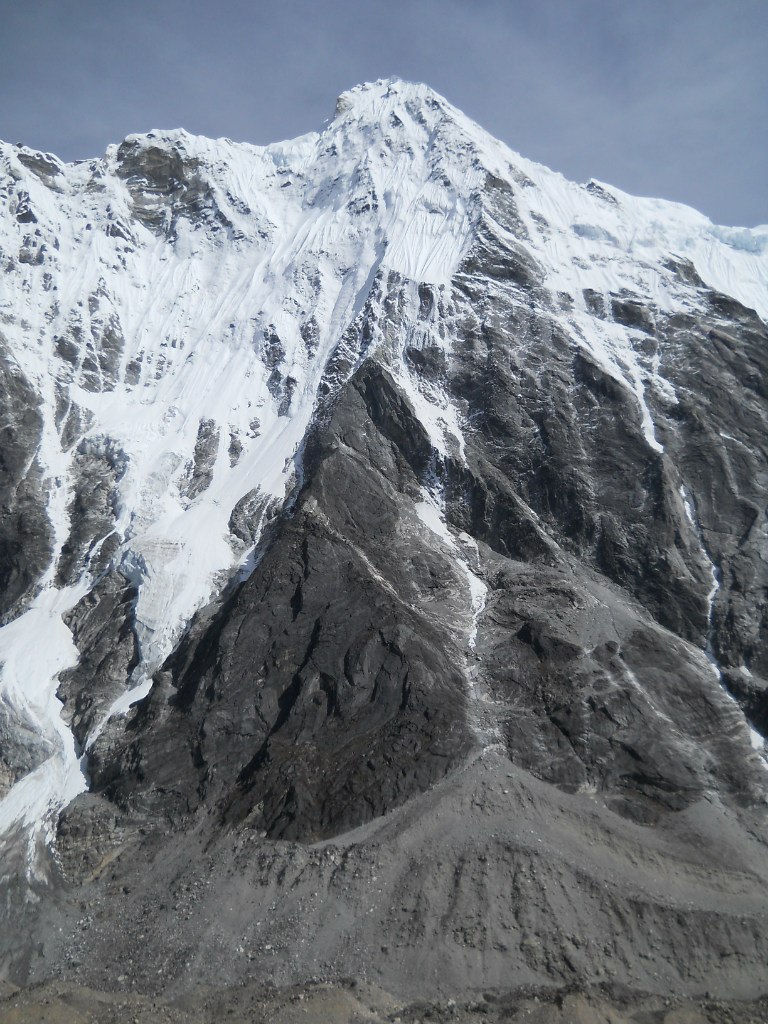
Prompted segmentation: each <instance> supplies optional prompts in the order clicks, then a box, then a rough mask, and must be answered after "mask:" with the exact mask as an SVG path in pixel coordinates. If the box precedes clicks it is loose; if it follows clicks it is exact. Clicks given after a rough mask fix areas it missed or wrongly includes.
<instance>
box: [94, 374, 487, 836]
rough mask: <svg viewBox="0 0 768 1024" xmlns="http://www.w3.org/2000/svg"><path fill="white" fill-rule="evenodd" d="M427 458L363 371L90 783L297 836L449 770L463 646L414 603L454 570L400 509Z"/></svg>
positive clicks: (408, 421)
mask: <svg viewBox="0 0 768 1024" xmlns="http://www.w3.org/2000/svg"><path fill="white" fill-rule="evenodd" d="M393 434H394V435H395V437H396V438H397V440H398V441H399V442H400V444H401V445H405V444H407V447H406V448H405V449H403V448H402V447H400V446H398V443H397V441H395V440H393V438H392V436H391V435H393ZM362 438H365V440H364V442H363V443H362V444H361V439H362ZM428 457H429V446H428V442H427V438H426V436H425V435H424V434H423V431H422V430H421V428H420V427H419V424H418V422H417V421H416V420H415V419H414V418H413V416H412V414H411V413H410V412H409V410H408V408H407V405H406V403H404V402H403V400H402V397H401V396H400V395H398V393H397V390H396V389H395V388H394V386H393V384H392V381H391V379H390V378H388V376H387V375H386V374H385V373H383V372H382V371H381V370H378V369H377V368H375V367H370V368H366V369H365V370H364V371H363V372H362V373H361V375H360V376H359V377H358V378H357V379H356V380H355V381H354V384H353V385H351V386H350V387H349V388H348V389H347V391H346V392H345V394H344V396H343V397H342V398H341V399H340V400H339V402H338V403H337V405H336V408H335V410H334V414H333V416H332V418H331V420H330V422H329V423H328V425H327V426H326V427H325V428H324V429H322V430H321V431H319V432H318V434H317V435H316V437H315V438H314V439H313V442H312V444H311V451H310V452H309V453H308V455H307V466H308V476H309V477H310V479H311V483H310V484H309V485H308V487H307V488H306V489H305V491H304V492H303V494H302V498H301V502H300V506H299V507H298V508H297V510H296V513H295V514H294V516H293V517H291V518H290V519H288V520H286V521H285V522H284V523H283V524H282V525H281V527H280V528H279V530H278V533H277V535H276V536H275V538H274V540H273V541H272V543H271V545H270V547H269V550H268V551H267V552H266V554H265V556H264V559H263V561H262V562H261V564H260V567H259V570H258V572H257V573H256V574H254V576H253V577H251V579H250V580H249V581H248V582H247V583H246V584H244V585H243V587H242V588H241V589H240V590H239V591H238V592H237V594H236V595H235V596H234V597H233V598H232V599H231V600H230V601H229V602H228V603H227V604H226V605H225V607H224V608H223V609H222V610H220V611H218V612H217V613H216V614H215V615H214V617H213V619H212V621H210V622H207V623H204V624H200V626H199V627H197V628H193V630H192V632H191V633H190V635H189V637H187V639H186V640H185V642H184V643H183V644H182V645H181V647H180V648H179V650H178V651H177V653H176V654H175V655H174V656H173V657H172V659H171V660H170V662H168V663H167V664H166V666H165V669H164V672H163V673H162V675H161V677H160V680H159V682H158V685H156V686H155V688H154V690H153V692H152V694H151V696H150V698H149V699H148V701H147V702H146V703H145V706H144V707H143V708H142V710H141V711H140V713H139V716H138V718H137V719H136V720H135V721H134V723H133V724H132V726H131V728H130V729H129V730H128V732H127V733H126V738H125V742H126V747H125V749H124V752H123V753H122V754H121V755H120V757H119V759H117V758H115V755H114V752H113V753H112V754H111V758H110V759H109V760H108V761H107V762H106V763H105V764H102V763H101V760H100V758H99V755H98V753H97V754H96V757H95V762H94V776H93V781H94V785H95V787H97V788H98V789H102V790H104V791H105V792H106V793H107V794H108V795H109V796H110V797H111V798H112V799H115V800H117V801H118V803H121V804H124V805H126V806H128V807H130V806H136V807H138V808H140V809H141V810H142V812H143V813H163V814H170V815H171V816H173V817H174V818H175V819H178V818H179V817H180V816H181V815H184V814H187V813H189V812H190V811H194V810H195V809H196V808H197V807H198V806H200V805H201V804H202V805H210V806H213V807H215V808H216V809H217V810H218V812H219V813H220V814H221V815H222V816H223V817H224V818H225V820H227V821H239V820H242V819H247V820H248V822H249V825H250V826H251V827H254V828H256V829H258V830H260V831H263V832H265V833H266V834H268V835H270V836H272V837H274V838H302V839H309V838H313V837H318V836H323V835H333V834H335V833H337V832H339V831H341V830H344V829H347V828H350V827H353V826H355V825H357V824H359V823H360V822H361V821H366V820H369V819H370V818H371V817H373V816H376V815H378V814H382V813H384V812H385V811H387V810H388V809H390V808H391V807H394V806H397V805H398V804H400V803H402V802H403V800H405V799H406V798H407V797H408V796H409V795H411V794H412V793H414V792H418V791H419V790H422V789H424V788H425V787H427V786H428V785H429V784H430V783H432V782H433V781H435V780H436V779H438V778H440V777H442V776H443V775H444V774H445V772H446V771H448V770H450V768H451V766H452V765H453V764H455V763H456V762H457V761H458V760H460V759H461V757H462V756H464V755H465V754H466V752H467V751H468V749H469V747H470V736H469V734H468V731H467V726H466V722H465V711H464V705H465V702H466V698H465V695H464V689H463V676H462V673H461V671H460V670H459V669H457V667H456V663H457V662H460V661H461V646H460V645H459V644H457V643H456V640H455V637H453V636H452V635H451V633H450V632H449V631H448V630H447V629H446V627H445V624H444V623H443V622H441V621H440V619H439V618H437V617H436V615H435V614H434V613H433V612H426V611H425V610H424V609H420V608H419V604H420V603H421V602H422V600H423V598H424V595H425V594H427V595H429V594H431V593H432V592H434V591H436V590H438V588H440V585H441V583H442V582H443V581H444V580H445V581H446V582H447V583H448V585H449V586H450V587H452V588H454V589H459V588H460V587H461V581H460V579H458V578H457V576H456V572H455V570H453V569H452V567H451V566H450V564H449V563H447V562H446V560H445V559H444V558H440V557H439V556H436V555H435V554H433V553H432V552H430V551H429V549H428V547H426V546H425V545H424V541H423V538H422V539H421V541H420V539H419V531H418V528H417V523H416V522H415V521H413V514H412V512H410V517H411V520H412V522H411V525H410V527H409V528H408V527H406V526H405V525H404V523H403V520H402V517H403V516H405V515H406V513H407V505H406V504H405V501H406V500H407V499H405V495H404V493H403V492H404V491H405V492H406V493H407V492H410V493H417V477H416V475H415V473H414V470H413V468H412V465H413V464H415V465H417V466H418V465H419V464H421V465H426V462H427V459H428ZM422 532H423V531H422ZM393 549H396V550H398V551H400V552H402V556H403V557H404V558H405V560H406V561H405V565H403V564H400V562H399V561H393V560H392V559H391V552H392V550H393ZM406 566H407V568H406ZM440 600H441V601H445V602H446V603H447V604H448V603H449V602H451V598H450V597H448V596H443V595H440ZM456 603H457V601H456V597H455V596H454V597H453V604H454V605H456ZM459 607H460V600H459ZM454 612H455V607H454ZM286 638H290V639H289V640H288V642H287V643H286ZM150 736H151V737H152V739H151V741H150V740H149V737H150ZM150 779H151V780H152V781H151V791H150V792H145V783H146V781H148V780H150Z"/></svg>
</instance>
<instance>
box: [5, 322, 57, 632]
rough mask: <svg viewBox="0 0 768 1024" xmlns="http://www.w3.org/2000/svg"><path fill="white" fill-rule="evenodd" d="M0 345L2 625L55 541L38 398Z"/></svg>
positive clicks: (37, 574) (45, 561)
mask: <svg viewBox="0 0 768 1024" xmlns="http://www.w3.org/2000/svg"><path fill="white" fill-rule="evenodd" d="M0 341H2V346H1V347H0V393H2V396H3V413H4V416H3V426H2V446H0V502H1V503H2V516H0V621H2V622H5V621H7V620H8V619H9V618H11V617H13V615H14V614H15V613H16V612H17V611H18V610H19V608H20V607H21V606H22V605H23V603H24V602H25V600H27V599H28V598H29V597H30V596H32V595H33V593H34V589H35V584H36V583H37V581H38V580H39V579H40V577H41V576H42V574H43V572H44V571H45V569H46V568H47V567H48V565H49V564H50V560H51V557H52V554H53V551H52V546H53V538H52V532H51V527H50V523H49V520H48V515H47V513H46V498H47V496H46V495H45V494H44V491H43V479H42V473H41V469H40V464H39V462H38V461H37V458H36V452H37V448H38V445H39V444H40V435H41V432H42V416H41V414H40V405H41V402H40V398H39V397H38V396H37V395H36V394H35V392H34V390H33V388H32V386H31V385H30V384H29V382H28V381H27V380H26V379H25V378H24V376H23V374H22V373H21V372H20V371H19V370H16V369H14V368H13V364H12V362H11V361H10V360H9V359H8V352H7V348H6V343H5V342H4V340H2V339H0Z"/></svg>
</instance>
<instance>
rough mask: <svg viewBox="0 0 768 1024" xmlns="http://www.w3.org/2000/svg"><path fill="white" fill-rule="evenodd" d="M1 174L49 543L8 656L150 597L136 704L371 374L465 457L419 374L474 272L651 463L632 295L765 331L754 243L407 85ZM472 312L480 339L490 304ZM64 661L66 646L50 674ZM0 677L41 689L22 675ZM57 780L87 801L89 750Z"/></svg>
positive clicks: (762, 258) (7, 291)
mask: <svg viewBox="0 0 768 1024" xmlns="http://www.w3.org/2000/svg"><path fill="white" fill-rule="evenodd" d="M0 159H2V165H1V170H2V177H1V178H0V195H2V199H3V204H4V205H3V214H4V216H3V219H2V223H1V224H0V250H1V251H0V263H1V264H2V269H3V271H4V273H3V274H2V275H0V317H1V321H2V322H1V323H0V331H1V332H2V334H1V335H0V344H1V345H2V348H3V350H4V355H5V358H6V360H7V363H8V365H9V366H11V367H12V369H13V374H15V375H16V377H17V378H18V379H19V380H21V381H23V382H25V383H24V388H27V390H28V392H29V395H31V396H33V398H34V401H36V402H37V404H38V405H39V414H38V417H39V422H38V423H36V425H35V426H34V429H32V428H30V430H29V431H28V433H29V445H28V447H29V450H28V451H25V452H24V459H25V460H26V462H27V463H28V464H29V465H31V466H33V467H34V472H35V474H36V479H37V480H38V485H37V486H38V489H39V492H40V507H41V509H42V511H41V513H40V514H41V522H40V525H39V530H38V533H39V536H40V537H41V538H47V540H45V542H43V540H41V541H40V551H39V553H38V554H39V563H40V564H39V565H38V566H36V567H35V572H33V571H32V569H30V570H29V578H26V577H24V575H23V573H21V574H20V576H19V581H18V586H17V587H16V589H15V590H14V589H13V588H9V589H7V592H6V595H5V596H6V603H5V606H4V607H3V609H2V610H3V613H4V614H5V615H6V616H8V617H13V616H14V615H17V614H18V613H19V612H20V611H22V610H23V609H25V608H27V609H28V610H27V611H26V612H25V614H26V615H30V616H31V618H30V619H29V622H30V623H32V625H31V626H30V628H29V630H28V631H27V632H26V633H25V630H24V627H23V626H18V625H16V627H15V632H14V633H13V634H8V636H11V635H13V637H14V640H13V642H14V645H15V647H16V648H17V649H18V644H19V643H20V641H19V640H18V637H19V636H27V638H28V639H29V642H30V643H31V644H33V645H34V642H35V640H34V637H35V629H36V628H37V627H36V626H35V623H36V622H37V619H36V618H35V616H37V617H38V619H39V617H40V616H41V615H43V614H44V615H45V616H48V617H49V618H50V617H51V616H53V618H54V619H55V620H56V621H57V622H58V623H59V625H61V622H62V618H61V617H62V615H67V614H68V613H69V611H71V609H72V607H73V606H74V605H76V604H77V602H78V601H80V600H81V599H82V597H83V592H84V588H85V589H86V590H87V588H88V587H89V586H91V585H93V584H94V582H95V581H97V580H100V579H102V578H103V577H104V575H105V574H109V573H113V574H115V573H119V574H121V576H122V577H123V578H125V579H128V580H130V581H131V584H132V585H133V586H135V587H136V597H135V615H134V628H135V632H136V636H137V643H138V647H139V653H138V655H137V658H138V661H137V664H136V666H135V670H134V671H133V675H132V678H131V682H132V683H135V684H137V685H138V686H146V685H148V677H149V675H150V674H151V672H152V671H154V669H155V668H156V667H157V666H158V665H159V664H161V663H162V661H163V660H164V658H165V657H166V656H167V655H168V654H169V652H170V650H171V649H172V648H173V645H174V644H175V643H176V641H177V640H178V638H179V636H180V635H181V633H182V631H183V630H184V628H185V626H186V625H187V623H188V622H189V620H190V618H191V617H192V616H193V615H194V613H195V612H196V611H197V610H198V609H199V608H200V607H201V606H202V605H203V604H204V603H205V602H206V601H208V600H209V599H210V598H211V597H212V596H214V595H215V594H216V593H218V591H219V589H220V587H221V583H222V580H223V579H227V578H231V577H232V575H233V574H234V573H235V572H237V571H238V566H243V567H245V568H243V571H246V570H247V568H248V567H249V566H250V565H251V564H252V562H250V561H249V559H251V558H252V557H253V556H254V552H255V550H256V545H257V543H258V540H259V538H260V537H261V536H262V534H263V532H264V529H265V527H266V526H267V524H268V523H269V521H270V517H271V516H272V514H273V512H274V510H275V509H276V508H278V507H279V506H280V505H281V503H282V502H284V500H285V498H286V495H287V494H289V493H290V492H291V490H292V488H293V487H294V485H295V484H296V483H297V482H299V481H300V479H301V452H302V449H303V445H304V441H305V438H306V436H307V431H308V430H309V428H310V425H311V424H312V423H313V421H314V419H315V417H316V415H317V412H318V408H320V407H322V406H323V403H327V400H328V398H329V396H333V395H334V394H336V393H337V392H338V390H339V389H340V388H341V387H342V386H343V384H344V382H345V381H347V380H348V379H349V378H350V376H351V375H352V374H353V373H354V372H355V370H356V369H357V368H359V367H360V365H361V364H362V363H363V362H364V361H365V360H366V358H367V357H368V356H370V355H372V354H374V353H378V355H379V357H380V358H381V360H382V361H383V362H385V363H387V365H388V367H389V370H390V371H391V373H392V374H393V375H394V376H395V377H396V378H397V380H398V383H399V385H400V386H401V388H402V390H403V392H404V393H405V394H406V395H407V397H408V399H409V401H410V402H411V403H412V404H413V406H414V408H416V409H417V410H418V415H419V417H420V419H421V421H422V423H423V424H425V428H426V429H427V430H428V432H429V436H430V439H431V443H432V444H433V447H434V448H435V450H436V451H437V452H439V453H441V454H445V453H447V452H452V453H458V455H459V457H462V458H463V455H464V451H465V440H466V437H465V433H466V424H465V423H464V421H463V413H462V410H461V408H460V407H459V406H458V405H457V404H456V403H451V402H450V401H449V400H448V399H447V398H446V396H445V393H444V391H443V389H442V384H441V373H440V371H439V370H437V371H435V372H434V373H433V374H432V375H431V377H430V374H429V373H426V372H425V373H423V374H421V373H417V372H415V371H414V369H413V365H412V364H411V363H409V361H408V358H407V355H406V353H407V352H414V351H418V350H424V349H428V350H429V351H431V352H432V353H439V354H440V355H439V357H437V358H438V362H439V360H446V359H449V358H450V357H451V342H450V341H449V340H447V339H448V337H449V334H450V332H449V331H448V330H447V328H446V322H447V320H449V319H450V317H451V316H452V315H454V314H452V313H451V309H452V306H451V302H452V293H453V290H454V288H455V283H456V280H457V275H458V276H461V275H463V276H464V278H466V277H467V276H470V277H471V276H472V275H473V274H478V273H479V274H481V275H484V276H485V277H487V278H488V279H489V280H495V279H496V278H495V277H494V275H497V276H498V279H499V280H501V281H503V282H504V287H505V288H507V289H508V290H509V291H510V294H511V296H512V299H513V301H514V302H515V303H517V304H518V305H519V306H520V308H524V309H529V308H531V307H532V305H535V306H536V307H537V309H538V310H539V311H540V312H541V314H542V316H544V317H545V318H546V320H547V323H548V324H549V329H550V330H553V331H561V332H562V334H563V335H564V336H566V335H567V336H569V337H572V338H573V339H574V342H573V343H574V345H576V346H577V347H579V348H580V350H583V351H584V352H586V353H588V354H589V356H590V358H591V359H592V360H593V361H595V362H597V363H598V364H599V365H600V366H601V367H602V369H603V370H604V371H605V372H606V373H607V374H608V375H609V376H611V377H612V378H613V379H614V380H615V381H616V382H618V384H619V386H621V387H624V388H627V389H628V390H629V392H630V393H631V395H632V396H633V400H634V401H635V402H636V404H637V407H638V409H639V410H640V415H641V419H642V423H643V432H644V436H645V439H646V440H647V442H648V444H649V445H650V447H651V448H652V449H654V450H656V451H659V449H660V443H659V442H658V440H657V439H656V437H655V433H654V427H653V421H652V416H651V412H650V408H649V404H648V402H647V401H646V393H647V391H648V389H650V388H655V389H656V390H657V391H658V392H659V393H661V394H664V395H668V394H669V385H668V384H667V383H666V382H665V381H664V379H663V375H662V374H661V372H660V355H659V353H658V352H657V351H656V350H653V351H650V349H649V346H648V345H647V340H646V338H645V336H644V334H643V331H642V330H639V329H636V327H635V326H633V325H632V324H628V323H621V322H619V321H618V320H617V319H616V318H615V317H612V316H609V315H606V314H605V312H604V311H605V310H610V309H611V308H612V305H611V304H612V302H615V301H620V302H622V303H624V304H625V305H627V308H629V307H630V306H631V304H632V302H634V301H635V299H636V298H637V297H638V296H641V297H643V301H644V302H645V304H646V306H648V305H649V302H650V307H649V308H650V312H649V313H648V316H649V317H650V318H652V316H653V315H655V313H656V312H657V311H662V312H664V311H669V310H671V309H674V308H677V307H679V306H680V304H681V303H685V302H688V301H689V290H688V291H686V289H687V288H688V286H687V285H685V286H681V284H680V282H679V280H678V279H677V277H676V274H675V271H674V270H673V269H670V266H669V261H670V259H671V258H672V256H673V255H676V256H682V257H683V258H685V259H687V260H689V261H690V262H691V263H692V264H693V265H694V266H695V269H696V272H697V273H698V274H699V275H700V277H701V278H702V279H703V280H704V282H705V283H706V284H709V285H712V286H714V287H717V288H719V289H720V290H721V291H724V292H727V293H728V294H730V295H733V296H734V297H735V298H737V299H739V300H740V301H741V302H744V303H745V304H747V305H750V306H753V307H754V308H755V309H757V310H758V311H760V312H761V313H762V315H768V305H767V304H766V303H767V302H768V300H766V295H767V294H768V288H766V282H767V281H768V257H767V256H766V251H765V246H764V245H763V242H762V240H761V239H762V238H763V237H764V236H762V235H759V233H755V232H746V233H744V232H742V231H741V230H740V229H739V230H738V231H736V230H735V229H715V228H714V227H713V226H712V225H711V224H710V223H709V221H707V220H706V218H704V217H703V216H702V215H700V214H696V213H695V211H690V210H688V209H687V208H686V207H681V206H675V205H674V204H664V203H661V202H659V201H655V200H641V199H633V198H632V197H630V196H625V195H624V194H623V193H620V192H619V191H618V190H616V189H613V188H611V187H610V186H603V185H601V184H600V183H598V182H590V183H589V184H588V185H586V186H581V185H576V184H573V183H571V182H568V181H566V180H565V179H564V178H563V177H562V176H561V175H559V174H556V173H554V172H552V171H549V170H548V169H546V168H544V167H541V166H539V165H537V164H535V163H533V162H531V161H527V160H524V159H523V158H522V157H520V156H518V155H517V154H515V153H513V152H512V151H511V150H509V149H508V148H507V147H506V146H504V145H503V144H502V143H500V142H498V141H496V140H494V139H493V138H492V137H491V136H490V135H488V134H487V133H486V132H485V131H483V129H481V128H480V127H479V126H477V125H476V124H474V123H473V122H472V121H471V120H470V119H469V118H467V117H465V115H463V114H462V113H461V112H460V111H458V110H457V109H456V108H454V107H452V106H451V105H450V104H449V103H448V102H447V101H445V100H444V99H443V98H442V97H440V96H439V95H438V94H437V93H435V92H434V91H433V90H431V89H429V88H428V87H426V86H423V85H414V84H411V83H406V82H402V81H400V80H398V79H388V80H381V81H378V82H375V83H371V84H367V85H362V86H358V87H357V88H355V89H352V90H350V91H349V92H347V93H344V94H343V95H342V96H341V97H340V99H339V103H338V105H337V110H336V116H335V118H334V119H333V120H332V121H330V122H329V123H328V124H327V125H326V126H325V127H324V128H323V130H322V131H320V132H318V133H310V134H308V135H304V136H302V137H300V138H298V139H295V140H292V141H286V142H281V143H276V144H274V145H270V146H264V147H259V146H252V145H249V144H245V143H234V142H232V141H230V140H228V139H218V140H211V139H206V138H203V137H200V136H195V135H191V134H190V133H188V132H186V131H184V130H183V129H175V130H153V131H151V132H148V133H147V134H144V135H130V136H128V137H127V138H126V139H125V140H123V142H122V143H120V144H118V145H115V146H112V147H110V148H109V149H108V150H107V153H106V154H105V156H104V157H103V158H101V159H93V160H87V161H80V162H78V163H76V164H64V163H62V162H60V161H59V160H58V159H57V158H55V157H53V156H51V155H49V154H42V153H35V152H33V151H32V150H29V149H26V148H25V147H14V146H8V145H3V146H2V149H1V150H0ZM478 268H481V269H478ZM649 296H650V297H652V302H651V300H649ZM632 308H634V307H632ZM382 311H383V312H382ZM461 315H462V317H464V318H465V320H466V323H467V324H471V325H472V330H474V329H475V328H477V329H478V330H480V331H481V332H482V331H485V330H487V329H488V324H487V323H486V316H487V314H486V312H485V311H484V307H483V300H482V296H479V297H477V299H476V301H473V302H472V303H471V304H470V305H469V307H468V308H467V309H465V310H464V311H463V313H462V314H461ZM462 322H464V321H462ZM381 324H385V326H380V325H381ZM462 329H463V328H462ZM467 329H469V328H467ZM649 353H650V354H649ZM18 390H19V404H20V405H22V404H24V403H25V402H27V404H29V401H32V400H31V399H30V400H29V401H28V399H27V391H24V390H23V388H22V386H21V385H19V388H18ZM33 404H34V403H33ZM20 459H21V456H20ZM21 461H23V460H21ZM94 481H98V485H99V491H98V494H99V500H98V501H92V500H91V492H92V490H93V488H94ZM84 509H85V510H86V511H85V512H84V511H83V510H84ZM244 523H245V524H246V526H244V525H243V524H244ZM38 570H39V571H38ZM25 571H26V570H25ZM54 592H55V594H56V600H55V601H54V602H53V603H51V598H50V595H51V593H54ZM46 595H47V596H46ZM30 601H32V602H33V606H32V607H31V608H30V607H29V604H30ZM35 601H37V602H38V604H34V602H35ZM41 601H42V604H40V602H41ZM46 602H47V603H46ZM22 618H24V616H22ZM61 635H62V637H65V639H66V635H67V631H66V630H65V629H64V630H63V632H61ZM9 642H10V641H9ZM72 656H73V652H72V650H71V644H70V643H69V642H67V643H64V641H63V640H62V646H61V649H60V651H59V654H58V655H57V657H56V658H54V659H52V662H51V663H52V664H55V666H56V669H57V671H59V670H60V668H61V666H62V665H66V664H67V660H68V659H70V658H71V657H72ZM23 660H24V659H23V657H17V658H16V660H15V661H14V662H12V663H11V662H9V663H8V664H9V665H10V664H19V665H22V664H23ZM44 675H45V673H43V674H42V675H41V678H40V683H39V685H40V692H41V693H43V694H44V695H45V700H43V701H42V705H43V706H44V707H46V708H47V709H48V710H47V711H46V714H49V712H50V707H51V706H52V707H53V708H54V717H55V718H56V723H57V724H55V725H52V724H51V723H52V720H51V719H50V714H49V720H47V721H44V720H43V719H44V716H43V719H41V718H40V715H41V712H40V704H41V701H40V700H38V701H37V703H36V704H35V707H34V708H33V707H32V706H31V705H30V707H28V708H27V711H26V712H25V713H26V714H27V716H28V717H29V718H30V719H31V720H34V721H38V722H42V724H40V725H39V726H38V727H39V729H40V730H41V731H42V732H43V733H46V732H47V734H48V735H49V737H50V740H51V743H53V744H58V742H59V739H58V738H59V733H60V729H59V724H60V723H58V704H57V703H56V702H55V701H54V702H53V705H51V704H50V698H51V694H52V692H53V691H54V689H55V685H56V683H55V676H54V675H51V674H49V675H48V676H45V678H43V676H44ZM3 685H4V686H5V692H6V693H10V692H11V691H13V692H14V693H16V692H17V691H18V693H23V692H24V690H25V687H24V685H23V682H22V681H21V680H20V679H15V678H12V671H11V669H10V668H8V669H7V670H6V673H5V677H4V683H3ZM14 699H16V698H14ZM123 699H124V700H125V698H123ZM46 701H47V702H48V703H46ZM22 705H23V701H22ZM121 708H122V705H121ZM69 754H71V751H69V752H68V756H69ZM67 770H68V771H70V780H71V779H74V781H75V782H76V783H78V784H79V783H80V780H79V777H78V776H77V774H76V772H75V774H74V775H72V771H71V770H72V759H71V757H70V758H69V761H67ZM73 784H74V783H73Z"/></svg>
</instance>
